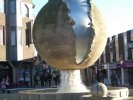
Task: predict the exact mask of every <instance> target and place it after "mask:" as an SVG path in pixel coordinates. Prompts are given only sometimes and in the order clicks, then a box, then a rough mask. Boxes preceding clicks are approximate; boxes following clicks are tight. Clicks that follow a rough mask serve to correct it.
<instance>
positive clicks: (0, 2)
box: [0, 0, 4, 13]
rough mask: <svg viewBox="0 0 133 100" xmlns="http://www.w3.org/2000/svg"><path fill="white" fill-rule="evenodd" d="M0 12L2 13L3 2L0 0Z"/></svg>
mask: <svg viewBox="0 0 133 100" xmlns="http://www.w3.org/2000/svg"><path fill="white" fill-rule="evenodd" d="M0 12H2V13H4V0H0Z"/></svg>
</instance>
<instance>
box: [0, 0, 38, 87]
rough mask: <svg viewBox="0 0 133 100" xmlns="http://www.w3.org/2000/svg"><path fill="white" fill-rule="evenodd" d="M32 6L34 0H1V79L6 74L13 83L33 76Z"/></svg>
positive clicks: (28, 79)
mask: <svg viewBox="0 0 133 100" xmlns="http://www.w3.org/2000/svg"><path fill="white" fill-rule="evenodd" d="M33 8H34V5H33V3H32V0H0V76H1V77H0V79H1V78H3V77H5V76H7V75H8V76H9V77H10V80H11V81H12V82H14V83H18V82H19V81H28V82H30V81H31V79H32V78H31V77H32V76H31V74H32V72H31V67H32V66H33V58H34V56H35V53H36V51H35V48H34V45H33V40H32V26H33V20H34V15H33ZM23 73H25V74H24V75H23ZM28 84H30V83H28ZM30 85H31V84H30Z"/></svg>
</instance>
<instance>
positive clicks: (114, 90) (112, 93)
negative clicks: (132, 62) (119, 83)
mask: <svg viewBox="0 0 133 100" xmlns="http://www.w3.org/2000/svg"><path fill="white" fill-rule="evenodd" d="M128 95H129V90H128V88H126V87H108V94H107V96H108V97H123V98H128Z"/></svg>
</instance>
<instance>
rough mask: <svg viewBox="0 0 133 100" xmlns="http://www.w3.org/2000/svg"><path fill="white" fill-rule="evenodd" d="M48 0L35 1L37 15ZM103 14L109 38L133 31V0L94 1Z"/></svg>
mask: <svg viewBox="0 0 133 100" xmlns="http://www.w3.org/2000/svg"><path fill="white" fill-rule="evenodd" d="M47 2H48V0H33V3H34V4H35V5H36V7H35V9H34V12H35V14H37V13H38V12H39V10H40V9H41V8H42V6H44V5H45V4H46V3H47ZM93 3H94V4H95V5H96V6H97V7H98V8H99V10H100V11H101V12H102V14H103V16H104V18H105V22H106V25H107V30H108V36H112V35H115V34H119V33H121V32H125V31H127V30H130V29H133V0H93Z"/></svg>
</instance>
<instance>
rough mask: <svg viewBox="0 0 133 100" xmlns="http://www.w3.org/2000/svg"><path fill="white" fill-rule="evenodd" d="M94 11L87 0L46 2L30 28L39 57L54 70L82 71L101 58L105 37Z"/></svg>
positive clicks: (99, 20) (54, 0)
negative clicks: (31, 28)
mask: <svg viewBox="0 0 133 100" xmlns="http://www.w3.org/2000/svg"><path fill="white" fill-rule="evenodd" d="M105 29H106V28H105V25H104V21H103V19H102V16H101V14H100V12H99V11H98V9H97V8H96V7H95V6H94V5H93V4H92V3H91V1H89V0H49V2H48V3H47V4H46V5H45V6H44V7H43V8H42V9H41V11H40V12H39V14H38V15H37V17H36V19H35V23H34V26H33V41H34V44H35V47H36V49H37V51H38V52H39V54H40V56H41V57H42V58H43V59H44V60H45V61H46V62H47V63H48V64H49V65H51V66H54V67H56V68H58V69H83V68H86V67H88V66H90V65H92V64H93V63H94V62H95V61H96V60H97V59H98V58H99V57H100V55H101V54H102V52H103V50H104V47H105V45H106V40H107V34H106V30H105Z"/></svg>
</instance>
